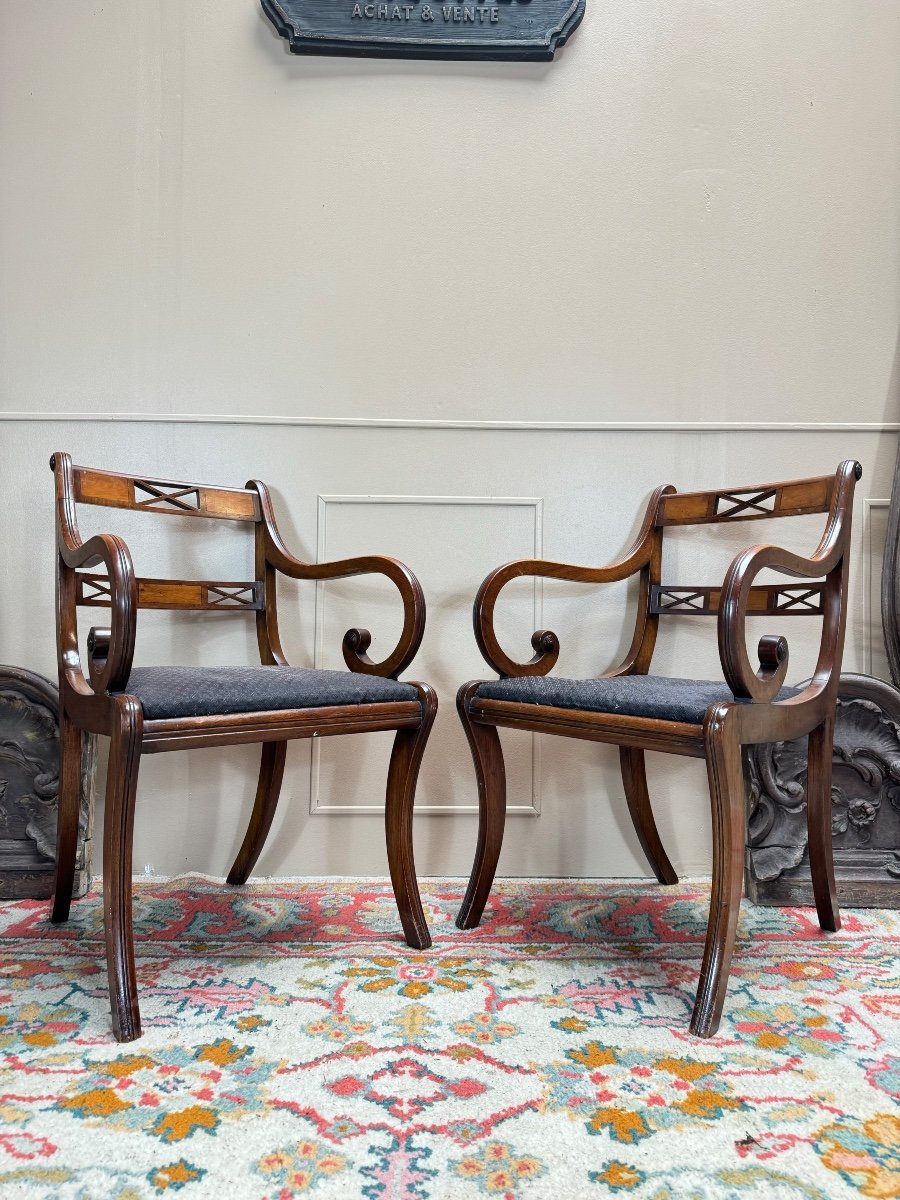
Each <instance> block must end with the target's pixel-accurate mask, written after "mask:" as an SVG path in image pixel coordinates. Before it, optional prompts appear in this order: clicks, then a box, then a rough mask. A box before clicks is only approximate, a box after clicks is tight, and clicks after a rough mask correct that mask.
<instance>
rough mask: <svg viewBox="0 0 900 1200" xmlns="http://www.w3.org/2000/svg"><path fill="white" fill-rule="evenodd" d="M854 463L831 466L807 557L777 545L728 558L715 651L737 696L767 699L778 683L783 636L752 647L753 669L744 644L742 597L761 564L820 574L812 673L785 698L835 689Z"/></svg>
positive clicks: (785, 656) (807, 575) (857, 472)
mask: <svg viewBox="0 0 900 1200" xmlns="http://www.w3.org/2000/svg"><path fill="white" fill-rule="evenodd" d="M861 474H862V468H861V467H860V465H859V463H857V462H854V461H852V460H847V461H846V462H843V463H841V465H840V466H839V467H838V470H837V481H836V482H837V486H836V487H835V489H834V496H833V499H832V502H831V507H830V510H829V514H828V521H827V524H826V527H825V532H824V533H823V535H822V539H821V541H820V542H819V545H818V546H817V548H816V550H815V552H814V553H813V554H812V555H811V556H810V557H809V558H804V557H803V556H802V555H799V554H794V553H793V552H792V551H790V550H785V549H784V548H782V547H781V546H773V545H758V546H750V547H748V548H747V549H746V550H743V551H741V553H740V554H738V555H737V557H736V558H735V559H734V560H733V562H732V563H731V565H730V566H729V568H728V571H727V572H726V575H725V580H724V582H723V585H722V597H721V603H720V606H719V616H718V635H719V656H720V658H721V661H722V670H723V673H724V675H725V679H726V681H727V683H728V686H729V687H730V688H731V690H732V691H733V692H734V695H735V697H736V698H737V699H739V700H750V701H754V702H756V703H769V702H771V701H772V700H773V699H774V698H775V696H776V695H777V693H778V691H779V689H780V688H781V687H782V686H783V684H784V680H785V677H786V675H787V669H788V661H789V653H788V644H787V641H786V639H785V638H783V637H780V636H774V635H767V636H765V637H763V638H762V639H761V640H760V643H759V647H758V655H759V662H760V665H759V669H758V670H754V669H753V667H752V665H751V663H750V658H749V655H748V654H747V645H746V619H747V602H748V597H749V593H750V588H751V587H752V586H753V581H754V579H755V578H756V576H757V575H758V574H759V572H760V571H762V570H764V569H765V568H767V567H768V568H770V569H771V570H775V571H779V572H781V573H782V574H784V575H793V576H795V577H797V578H802V579H821V578H822V576H825V588H824V591H823V594H822V610H823V621H822V637H821V641H820V644H819V657H818V662H817V665H816V670H815V673H814V675H813V678H812V679H811V680H810V683H809V685H808V687H807V688H806V689H804V691H803V693H801V695H800V696H798V697H795V698H794V699H793V701H791V703H801V702H805V701H806V700H808V699H812V698H814V697H816V696H819V695H821V694H822V693H823V692H824V691H825V690H826V688H828V687H831V688H832V689H834V690H836V688H837V682H838V674H839V671H840V662H841V653H842V651H843V643H844V625H845V620H846V575H847V569H846V568H847V555H846V552H847V548H848V546H849V542H850V523H851V515H852V506H853V490H854V486H855V483H856V480H857V479H859V478H860V476H861Z"/></svg>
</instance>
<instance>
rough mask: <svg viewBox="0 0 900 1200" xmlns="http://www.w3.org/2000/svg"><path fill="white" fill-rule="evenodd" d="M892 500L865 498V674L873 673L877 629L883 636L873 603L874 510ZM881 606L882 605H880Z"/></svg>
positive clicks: (863, 561)
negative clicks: (873, 643)
mask: <svg viewBox="0 0 900 1200" xmlns="http://www.w3.org/2000/svg"><path fill="white" fill-rule="evenodd" d="M890 507H891V502H890V500H876V499H873V498H871V497H868V496H867V497H866V498H865V499H864V500H863V535H862V538H861V539H860V540H861V542H862V546H861V554H862V569H861V570H860V575H861V576H862V586H863V606H862V610H863V617H864V620H865V622H866V636H865V640H864V641H863V674H864V675H871V674H872V640H873V638H874V637H875V631H876V630H877V631H878V636H879V638H880V637H881V618H880V616H879V617H878V618H876V616H875V613H874V612H873V611H872V603H873V601H874V599H875V597H874V596H873V594H872V564H873V563H875V562H876V561H877V560H878V550H877V548H876V547H875V545H874V535H873V525H874V522H873V521H872V513H873V511H874V510H875V509H876V508H878V509H883V508H890ZM879 607H880V606H879Z"/></svg>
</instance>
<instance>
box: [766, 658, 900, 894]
mask: <svg viewBox="0 0 900 1200" xmlns="http://www.w3.org/2000/svg"><path fill="white" fill-rule="evenodd" d="M832 770H833V778H832V838H833V841H834V850H835V869H836V875H837V879H838V893H839V896H841V898H842V899H843V901H844V903H852V904H861V905H867V904H868V905H877V906H881V907H894V908H896V907H900V894H898V893H900V888H898V886H897V879H898V878H900V691H898V690H897V689H896V688H894V687H892V686H891V685H890V684H888V683H885V682H883V681H882V680H879V679H873V678H871V677H870V676H867V675H852V674H846V675H842V676H841V685H840V691H839V699H838V706H837V716H836V722H835V735H834V757H833V768H832ZM745 778H746V781H747V789H748V800H749V805H750V813H749V837H748V864H747V875H748V879H747V886H748V892H749V893H750V896H751V898H752V899H754V900H756V901H757V902H762V903H773V904H778V903H809V901H810V899H811V896H812V887H811V884H810V881H809V867H808V858H807V835H806V738H800V739H798V740H797V741H794V742H776V743H774V744H771V745H765V746H753V747H748V748H747V749H746V750H745Z"/></svg>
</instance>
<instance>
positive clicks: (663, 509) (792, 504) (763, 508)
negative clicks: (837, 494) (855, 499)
mask: <svg viewBox="0 0 900 1200" xmlns="http://www.w3.org/2000/svg"><path fill="white" fill-rule="evenodd" d="M834 480H835V477H834V476H833V475H822V476H820V477H818V478H815V479H797V480H792V481H789V482H787V483H762V484H757V485H756V486H754V487H742V488H736V489H734V490H731V491H729V490H724V489H723V490H721V491H715V492H675V493H674V494H671V495H667V496H663V497H662V498H661V499H660V501H659V507H658V508H657V511H656V524H657V525H711V524H716V523H720V522H721V523H724V522H727V521H761V520H764V519H765V518H766V517H800V516H804V515H806V514H809V513H824V512H828V510H829V508H830V507H831V498H832V494H833V491H834Z"/></svg>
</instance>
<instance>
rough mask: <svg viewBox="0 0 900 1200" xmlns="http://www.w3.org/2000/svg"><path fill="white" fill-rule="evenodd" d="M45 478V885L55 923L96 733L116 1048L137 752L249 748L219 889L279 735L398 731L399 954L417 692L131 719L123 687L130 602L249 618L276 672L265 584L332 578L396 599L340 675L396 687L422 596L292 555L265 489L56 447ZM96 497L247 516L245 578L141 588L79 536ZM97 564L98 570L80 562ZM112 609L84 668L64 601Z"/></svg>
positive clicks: (261, 818)
mask: <svg viewBox="0 0 900 1200" xmlns="http://www.w3.org/2000/svg"><path fill="white" fill-rule="evenodd" d="M50 466H51V469H52V470H53V472H54V475H55V480H56V515H57V520H56V540H57V629H58V649H59V691H60V754H61V763H60V789H59V816H58V839H57V856H56V881H55V888H54V896H53V903H52V909H51V916H50V919H51V921H53V922H54V923H57V922H62V921H66V920H67V919H68V916H69V908H70V904H71V899H72V886H73V879H74V871H75V859H76V843H77V835H78V811H79V796H80V770H81V738H82V734H83V733H96V734H103V735H105V736H107V737H109V739H110V753H109V768H108V774H107V784H106V814H105V823H104V831H103V911H104V921H105V929H106V954H107V964H108V970H109V989H110V998H111V1004H112V1017H113V1028H114V1031H115V1036H116V1038H117V1040H118V1041H120V1042H126V1041H131V1040H133V1039H134V1038H137V1037H139V1036H140V1033H141V1024H140V1014H139V1009H138V999H137V986H136V981H135V966H134V938H133V931H132V911H131V908H132V895H131V883H132V879H131V876H132V832H133V825H134V806H135V796H136V790H137V779H138V769H139V766H140V759H141V755H142V754H159V753H164V752H168V751H172V750H186V749H194V748H197V747H202V746H233V745H240V744H242V743H249V742H260V743H262V761H261V766H260V772H259V783H258V786H257V791H256V799H255V801H254V805H253V811H252V814H251V817H250V822H249V825H248V828H247V832H246V834H245V836H244V840H243V843H242V845H241V848H240V850H239V851H238V855H237V858H236V859H235V861H234V864H233V865H232V867H231V870H230V871H229V873H228V882H229V883H230V884H235V885H238V884H242V883H245V882H246V880H247V879H248V877H249V875H250V873H251V871H252V870H253V867H254V866H255V864H256V861H257V859H258V858H259V855H260V853H261V851H262V848H263V845H264V843H265V840H266V836H267V834H268V832H269V829H270V827H271V825H272V820H273V818H274V816H275V810H276V806H277V804H278V796H279V792H280V789H281V783H282V778H283V775H284V765H285V755H286V749H287V742H288V741H289V740H291V739H293V738H310V737H326V736H331V735H334V734H342V733H362V732H369V731H373V730H396V737H395V740H394V747H393V752H392V755H391V761H390V768H389V772H388V782H387V799H386V809H385V830H386V838H387V854H388V863H389V867H390V874H391V881H392V883H393V886H394V893H395V895H396V898H397V906H398V908H399V912H400V920H401V923H402V926H403V932H404V935H405V937H406V940H407V942H408V943H409V945H411V946H414V947H416V948H418V949H425V948H427V947H428V946H429V945H430V944H431V938H430V935H429V932H428V925H427V923H426V920H425V915H424V913H423V911H422V903H421V900H420V897H419V891H418V886H417V884H416V875H415V867H414V862H413V842H412V818H413V803H414V798H415V788H416V780H417V776H418V772H419V765H420V763H421V761H422V755H423V753H424V750H425V745H426V742H427V741H428V735H429V733H430V731H431V727H432V725H433V723H434V718H435V713H436V711H437V697H436V695H435V693H434V690H433V689H432V688H431V687H430V686H429V685H428V684H426V683H414V684H412V686H413V687H414V688H415V689H416V691H417V692H418V695H419V699H418V700H409V701H399V702H398V701H395V702H391V703H366V704H352V705H346V706H339V707H336V706H332V707H322V708H302V709H295V710H280V711H267V712H256V713H234V714H224V715H219V716H200V717H181V718H178V719H167V720H145V719H144V716H143V710H142V707H141V704H140V702H139V700H138V699H137V698H136V697H135V696H133V695H129V694H128V692H127V688H128V678H129V675H130V673H131V666H132V659H133V656H134V648H135V636H136V627H137V620H136V619H137V611H138V609H140V608H163V609H182V610H184V609H187V610H195V611H198V610H199V611H209V612H233V611H245V612H251V613H253V614H254V615H255V618H256V632H257V640H258V643H259V654H260V661H261V663H262V664H263V665H271V666H275V665H283V666H287V659H286V657H285V654H284V651H283V649H282V645H281V637H280V635H279V630H278V610H277V601H276V580H277V576H278V574H279V573H280V574H282V575H285V576H287V577H289V578H291V579H311V580H320V579H343V578H346V577H350V576H356V575H368V574H381V575H385V576H387V578H388V579H390V580H391V582H392V583H394V584H395V585H396V587H397V590H398V591H399V593H400V597H401V599H402V602H403V614H404V623H403V630H402V632H401V634H400V639H399V641H398V643H397V645H396V646H395V647H394V649H393V650H392V651H391V653H390V654H389V655H388V656H387V657H386V658H385V659H383V660H382V661H381V662H374V661H373V660H372V659H371V658H369V657H368V655H367V653H366V651H367V650H368V648H369V645H370V642H371V638H370V635H369V633H368V631H367V630H365V629H350V630H348V631H347V633H346V634H345V635H344V639H343V654H344V661H345V662H346V664H347V666H348V667H349V669H350V670H351V671H355V672H360V673H363V674H369V675H379V676H383V677H385V678H392V679H396V677H397V676H398V675H399V674H400V672H401V671H403V670H404V669H405V668H406V667H407V666H408V665H409V663H410V662H411V661H412V659H413V658H414V657H415V654H416V652H417V651H418V648H419V645H420V643H421V640H422V634H423V632H424V629H425V601H424V597H423V595H422V589H421V587H420V586H419V582H418V580H417V579H416V577H415V576H414V575H413V573H412V572H411V571H410V570H409V569H408V568H407V567H405V566H404V565H403V564H402V563H400V562H398V561H397V560H396V559H392V558H385V557H382V556H374V555H373V556H368V557H360V558H349V559H343V560H341V561H338V562H331V563H306V562H302V561H300V560H299V559H297V558H294V557H293V556H292V555H291V554H290V553H289V552H288V551H287V549H286V548H285V546H284V543H283V542H282V540H281V537H280V535H279V533H278V529H277V526H276V523H275V516H274V513H273V509H272V502H271V498H270V496H269V492H268V489H267V488H266V486H265V484H263V483H260V482H259V481H258V480H251V481H250V482H249V483H248V484H247V485H246V488H244V489H230V488H221V487H205V486H202V485H196V484H185V483H176V482H173V481H169V480H160V479H145V478H139V477H137V476H133V475H123V474H118V473H112V472H107V471H96V470H93V469H90V468H87V467H79V466H74V465H73V463H72V459H71V457H70V456H69V455H68V454H64V453H56V454H54V455H53V457H52V458H51V460H50ZM77 503H84V504H97V505H103V506H106V507H112V508H128V509H135V510H141V511H146V512H151V513H165V514H168V515H173V514H174V515H179V516H193V517H207V518H216V519H221V520H233V521H245V522H250V523H252V524H253V526H254V536H255V558H256V569H255V578H254V579H253V580H249V581H242V582H237V583H231V582H223V581H207V580H159V579H140V578H137V577H136V576H135V574H134V568H133V565H132V559H131V554H130V552H129V549H128V547H127V545H126V544H125V542H124V541H123V540H122V538H120V537H118V536H116V535H115V534H106V533H104V534H98V535H97V536H95V537H92V538H90V539H89V540H88V541H86V542H85V541H82V539H81V536H80V534H79V532H78V521H77V517H76V504H77ZM97 565H102V566H103V567H104V568H105V571H106V574H105V575H94V574H90V573H88V572H86V571H85V570H84V568H88V567H93V566H97ZM80 606H84V607H104V608H108V609H109V610H110V624H109V627H108V628H95V629H92V630H91V632H90V635H89V637H88V675H87V678H86V677H85V673H84V670H83V669H82V664H81V660H80V656H79V651H78V633H77V629H78V627H77V608H78V607H80Z"/></svg>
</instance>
